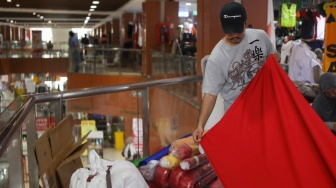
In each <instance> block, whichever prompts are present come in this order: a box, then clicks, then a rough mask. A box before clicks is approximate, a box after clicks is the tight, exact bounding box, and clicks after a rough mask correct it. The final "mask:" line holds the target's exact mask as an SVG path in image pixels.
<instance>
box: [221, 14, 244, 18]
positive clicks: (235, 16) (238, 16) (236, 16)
mask: <svg viewBox="0 0 336 188" xmlns="http://www.w3.org/2000/svg"><path fill="white" fill-rule="evenodd" d="M240 17H241V15H234V16H229V15H226V14H224V15H223V18H233V19H236V18H240Z"/></svg>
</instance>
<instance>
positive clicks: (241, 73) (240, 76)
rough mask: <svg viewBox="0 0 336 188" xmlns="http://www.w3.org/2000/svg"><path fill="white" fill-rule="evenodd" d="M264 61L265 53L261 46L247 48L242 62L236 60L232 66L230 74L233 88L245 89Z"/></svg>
mask: <svg viewBox="0 0 336 188" xmlns="http://www.w3.org/2000/svg"><path fill="white" fill-rule="evenodd" d="M264 62H265V53H264V52H263V50H262V49H261V47H258V46H254V50H251V49H247V50H246V51H245V53H244V57H243V59H242V60H241V62H238V61H236V62H234V63H232V65H231V67H230V70H229V74H228V75H229V77H230V78H231V80H232V83H233V87H232V88H231V90H235V89H239V88H240V91H243V90H244V88H245V87H246V86H247V85H248V83H249V82H250V81H251V79H252V78H253V77H254V76H255V75H256V73H257V72H258V70H259V68H260V67H261V66H262V65H263V63H264Z"/></svg>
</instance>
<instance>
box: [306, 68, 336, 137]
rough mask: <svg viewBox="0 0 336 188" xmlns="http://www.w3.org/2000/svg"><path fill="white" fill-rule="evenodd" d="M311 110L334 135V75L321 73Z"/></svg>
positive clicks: (335, 114)
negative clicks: (317, 91) (318, 89)
mask: <svg viewBox="0 0 336 188" xmlns="http://www.w3.org/2000/svg"><path fill="white" fill-rule="evenodd" d="M312 107H313V109H314V110H315V112H316V113H317V114H318V115H319V116H320V118H321V119H322V120H323V121H324V122H325V123H326V125H327V126H328V127H329V129H330V130H331V131H332V132H333V133H334V135H336V75H334V74H333V73H331V72H326V73H323V74H322V76H321V78H320V92H319V94H318V95H317V96H316V97H315V99H314V101H313V104H312Z"/></svg>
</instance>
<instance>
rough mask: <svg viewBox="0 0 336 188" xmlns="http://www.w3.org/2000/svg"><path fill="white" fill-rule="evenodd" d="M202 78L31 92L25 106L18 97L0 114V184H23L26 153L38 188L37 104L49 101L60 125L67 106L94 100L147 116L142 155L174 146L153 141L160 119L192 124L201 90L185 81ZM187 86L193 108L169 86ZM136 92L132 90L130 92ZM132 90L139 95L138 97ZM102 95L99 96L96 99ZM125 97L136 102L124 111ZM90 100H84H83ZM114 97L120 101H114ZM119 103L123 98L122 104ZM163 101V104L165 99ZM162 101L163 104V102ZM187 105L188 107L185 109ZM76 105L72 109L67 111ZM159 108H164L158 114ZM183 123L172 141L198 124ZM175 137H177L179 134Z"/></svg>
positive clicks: (197, 81)
mask: <svg viewBox="0 0 336 188" xmlns="http://www.w3.org/2000/svg"><path fill="white" fill-rule="evenodd" d="M201 80H202V76H188V77H180V78H171V79H161V80H154V81H148V82H141V83H133V84H125V85H115V86H106V87H95V88H86V89H78V90H70V91H66V92H56V93H48V94H38V95H31V96H28V97H27V99H26V101H25V102H24V103H23V104H22V105H20V103H19V101H18V100H15V101H14V102H13V103H12V104H11V105H10V106H8V107H7V108H6V109H5V111H4V112H3V113H2V114H1V115H0V121H1V122H0V123H1V127H0V186H1V187H4V188H6V187H16V188H20V187H24V180H25V178H24V175H25V173H24V169H25V168H24V163H23V158H22V156H23V155H27V156H28V161H27V162H28V174H29V187H39V176H38V170H37V169H38V166H37V163H36V160H35V154H34V151H33V143H34V142H35V141H36V140H37V129H36V106H37V105H38V104H41V103H46V102H47V103H49V106H50V111H51V112H52V113H53V114H54V117H55V121H56V124H57V123H58V122H60V121H61V120H62V118H63V114H65V112H64V108H63V104H67V103H77V104H83V103H88V101H90V100H92V99H97V100H105V99H109V100H106V105H107V106H108V107H111V108H113V107H114V106H115V107H116V108H118V109H119V111H120V113H123V112H125V114H126V115H129V114H130V115H132V116H134V117H137V118H142V120H143V132H142V135H143V156H148V155H149V154H150V148H149V147H150V145H155V144H159V145H160V146H162V145H166V144H170V143H165V142H169V141H166V139H164V140H161V143H160V141H159V142H158V141H155V140H150V139H155V136H154V135H150V129H151V130H153V129H155V127H156V128H157V127H158V126H159V125H160V123H161V122H163V121H166V119H167V118H168V120H169V117H171V116H172V115H173V116H177V117H178V122H183V123H181V124H190V123H191V121H190V120H191V119H196V117H192V114H193V112H192V111H195V112H194V114H197V113H198V111H199V108H198V107H196V106H199V103H198V101H197V93H195V92H194V90H190V87H189V88H188V89H185V86H186V85H191V86H193V87H194V89H196V87H197V85H199V84H200V82H201ZM173 89H175V90H182V91H183V92H185V93H188V92H189V97H188V98H189V100H194V107H190V105H189V104H187V105H185V104H184V103H185V101H183V100H182V99H180V98H178V96H176V95H175V94H173V93H171V92H168V91H167V90H169V91H171V90H173ZM130 93H131V94H130ZM132 93H136V95H133V94H132ZM95 96H96V97H97V98H94V97H95ZM167 96H169V97H172V98H173V100H171V101H170V104H166V105H160V104H164V100H167ZM123 100H134V102H132V103H133V104H134V106H133V107H132V108H133V109H134V110H130V109H129V108H131V107H127V108H125V109H122V108H121V109H120V106H116V105H117V104H116V103H120V102H121V101H123ZM83 101H85V102H83ZM113 101H116V102H115V103H114V102H113ZM118 101H119V102H118ZM160 101H161V102H160ZM158 104H159V105H158ZM182 106H184V107H182ZM185 106H187V108H188V109H189V110H185ZM69 111H71V109H67V112H66V113H68V112H69ZM158 112H160V113H159V114H158ZM179 126H180V127H179V128H178V127H177V128H176V127H175V129H174V130H172V129H169V130H170V131H174V132H171V133H169V131H168V132H167V131H166V133H167V134H169V135H171V136H170V137H169V139H176V138H177V137H180V136H181V135H185V134H188V133H190V132H191V131H192V129H193V128H194V126H185V125H179ZM22 132H25V134H26V141H27V146H26V147H25V148H27V151H26V152H27V153H23V149H22V148H23V146H22V142H23V136H22ZM175 137H176V138H175Z"/></svg>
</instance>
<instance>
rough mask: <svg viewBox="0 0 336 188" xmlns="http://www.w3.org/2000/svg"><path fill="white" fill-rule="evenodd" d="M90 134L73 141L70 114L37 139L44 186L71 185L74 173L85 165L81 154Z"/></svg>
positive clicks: (38, 163)
mask: <svg viewBox="0 0 336 188" xmlns="http://www.w3.org/2000/svg"><path fill="white" fill-rule="evenodd" d="M88 135H89V133H87V134H86V135H85V136H84V137H82V138H81V139H80V140H79V141H78V142H74V141H73V136H72V116H71V115H70V116H67V117H66V118H65V119H63V120H62V121H61V122H60V123H59V124H58V125H57V126H56V127H55V128H49V129H47V131H45V132H44V133H43V134H42V135H41V137H40V138H38V139H37V140H36V142H35V143H34V151H35V156H36V161H37V165H38V171H39V174H40V178H41V180H42V183H43V187H49V188H59V187H62V188H63V187H69V184H70V178H71V175H72V173H74V172H75V171H76V170H77V169H78V168H82V167H83V164H82V161H81V158H80V156H81V154H82V153H83V152H84V150H85V149H87V147H88V144H89V143H88V142H84V141H85V140H86V138H87V136H88Z"/></svg>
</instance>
